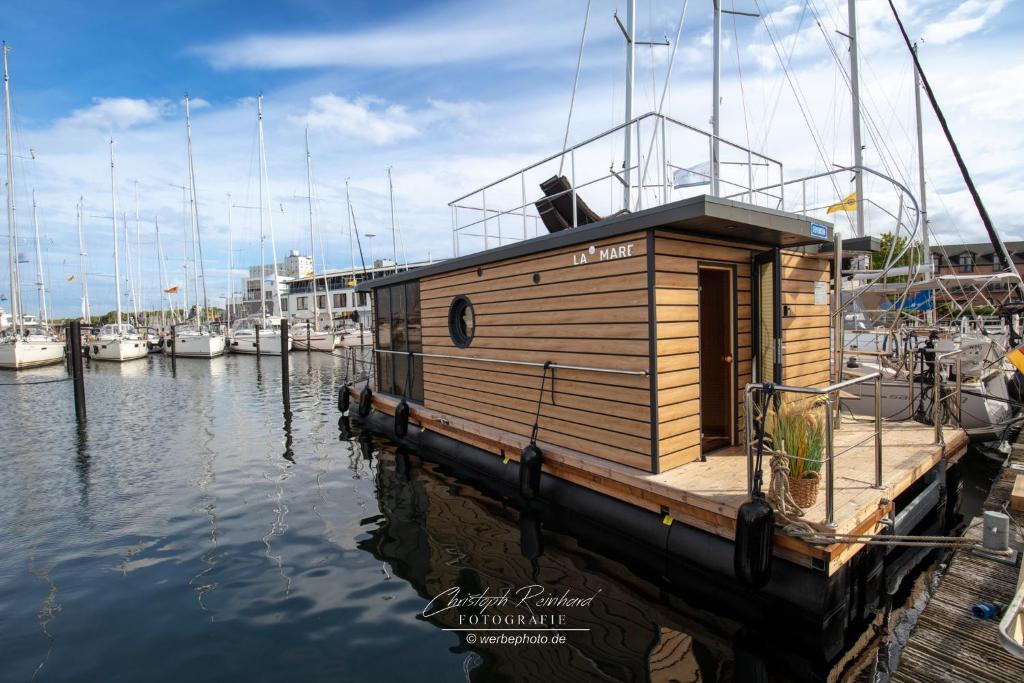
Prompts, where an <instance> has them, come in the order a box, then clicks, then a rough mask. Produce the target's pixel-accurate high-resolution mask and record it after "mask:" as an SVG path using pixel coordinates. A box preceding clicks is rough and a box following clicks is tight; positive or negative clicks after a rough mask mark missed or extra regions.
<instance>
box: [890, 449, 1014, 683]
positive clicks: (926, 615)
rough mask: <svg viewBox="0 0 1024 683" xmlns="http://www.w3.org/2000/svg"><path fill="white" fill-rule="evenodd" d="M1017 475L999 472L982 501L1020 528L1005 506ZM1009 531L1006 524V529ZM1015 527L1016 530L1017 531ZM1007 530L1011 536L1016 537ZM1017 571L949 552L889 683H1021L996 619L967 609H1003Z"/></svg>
mask: <svg viewBox="0 0 1024 683" xmlns="http://www.w3.org/2000/svg"><path fill="white" fill-rule="evenodd" d="M1010 462H1011V463H1014V462H1016V463H1024V442H1022V439H1019V438H1018V440H1017V443H1016V444H1014V446H1013V451H1012V454H1011V456H1010ZM1018 474H1021V471H1020V470H1017V469H1014V468H1011V467H1005V468H1003V470H1002V471H1001V472H1000V473H999V476H998V477H996V480H995V482H993V485H992V489H991V491H990V492H989V495H988V497H987V498H986V499H985V504H984V509H985V510H986V511H995V512H1006V514H1008V515H1010V516H1011V517H1012V518H1013V519H1014V520H1015V521H1016V522H1017V524H1018V525H1024V512H1013V511H1012V510H1010V509H1009V505H1008V504H1007V503H1008V501H1009V500H1010V492H1011V490H1012V489H1013V484H1014V481H1015V479H1016V477H1017V475H1018ZM1011 526H1012V525H1011ZM1018 528H1019V527H1018ZM1016 533H1017V532H1016V531H1015V530H1013V529H1011V537H1013V536H1015V535H1016ZM966 536H967V537H969V538H977V539H980V538H981V529H980V528H979V527H978V526H977V525H974V526H972V527H971V528H969V530H968V532H967V534H966ZM1019 572H1020V567H1019V566H1014V567H1011V566H1010V565H1008V564H1004V563H1002V562H996V561H994V560H991V559H988V558H986V557H981V556H978V555H976V554H975V553H973V552H972V551H970V550H958V551H956V552H955V553H953V557H952V559H951V560H950V562H949V566H948V567H947V569H946V571H945V573H944V574H943V575H942V580H941V583H940V584H939V586H938V588H936V589H935V591H934V592H933V593H932V596H931V598H930V599H929V600H928V604H927V605H926V606H925V609H924V611H923V612H922V613H921V615H920V617H918V620H917V624H916V625H915V626H914V630H913V632H912V633H911V634H910V640H908V641H907V644H906V646H905V647H904V648H903V652H902V655H901V657H900V663H899V666H898V667H897V669H896V671H895V672H894V673H893V675H892V677H891V678H890V680H891V681H893V682H894V683H900V682H905V683H921V682H922V681H943V682H944V683H958V682H960V681H963V682H964V683H968V682H971V683H982V682H984V681H993V682H995V681H1024V659H1018V658H1016V657H1014V656H1013V655H1011V654H1010V653H1009V652H1007V651H1006V650H1005V649H1003V647H1002V645H1001V644H1000V642H999V620H998V619H976V618H975V617H974V616H972V614H971V607H972V606H974V605H975V604H977V603H980V602H992V603H1002V604H1007V603H1009V602H1010V600H1011V599H1012V598H1013V595H1014V592H1015V591H1016V590H1017V580H1018V576H1019Z"/></svg>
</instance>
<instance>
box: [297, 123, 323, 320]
mask: <svg viewBox="0 0 1024 683" xmlns="http://www.w3.org/2000/svg"><path fill="white" fill-rule="evenodd" d="M304 135H305V140H306V203H307V205H308V206H309V257H310V260H312V262H313V329H314V330H319V329H320V315H319V313H318V311H317V305H316V237H315V236H314V234H313V170H312V167H311V161H310V158H309V126H306V129H305V131H304ZM300 277H301V274H300Z"/></svg>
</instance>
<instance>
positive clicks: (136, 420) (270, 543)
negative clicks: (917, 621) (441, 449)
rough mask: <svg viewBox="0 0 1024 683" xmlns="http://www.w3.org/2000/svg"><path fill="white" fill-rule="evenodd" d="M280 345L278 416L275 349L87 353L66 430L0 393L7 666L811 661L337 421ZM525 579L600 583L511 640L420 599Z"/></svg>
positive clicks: (195, 672) (704, 665) (92, 675)
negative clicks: (78, 404) (543, 637)
mask: <svg viewBox="0 0 1024 683" xmlns="http://www.w3.org/2000/svg"><path fill="white" fill-rule="evenodd" d="M291 362H292V372H291V390H292V412H291V414H290V415H288V414H285V413H284V412H283V411H282V400H281V374H280V372H281V367H280V363H270V362H267V363H262V364H261V362H260V359H259V358H256V357H249V356H227V357H224V358H220V359H215V361H213V362H209V361H199V360H196V359H188V362H186V361H185V359H180V360H179V361H178V363H177V364H176V365H177V367H176V368H175V369H174V370H173V372H172V368H171V363H170V359H169V358H165V357H153V358H150V359H147V360H142V361H138V362H137V363H136V365H137V366H138V368H139V371H140V372H141V373H142V374H141V375H140V374H134V373H135V372H136V371H134V370H133V371H132V372H130V373H129V374H127V375H125V374H124V373H123V372H122V371H121V370H119V369H118V364H102V363H92V364H90V366H89V368H88V369H87V372H86V374H87V383H86V391H87V396H88V399H89V423H88V425H87V426H86V427H82V428H78V427H76V425H75V421H74V412H73V406H72V404H71V395H70V389H69V388H68V387H64V386H63V385H61V384H55V385H45V386H44V387H40V388H32V390H33V391H36V390H39V391H40V393H33V394H31V395H30V394H27V393H26V392H27V391H28V389H25V388H21V389H17V391H18V392H19V393H14V394H0V410H2V411H3V415H2V417H3V419H2V420H0V443H4V444H10V446H11V447H10V450H9V451H7V455H6V457H7V463H6V464H7V466H6V467H4V468H0V528H2V529H4V530H5V533H4V534H3V535H0V606H3V610H2V611H0V625H2V627H0V651H2V652H3V653H4V664H5V672H4V677H5V678H8V677H9V678H10V679H12V680H26V679H30V678H32V676H33V675H35V672H36V671H37V669H38V667H39V666H40V663H41V662H43V663H45V666H44V667H43V668H42V670H41V671H42V673H40V674H39V676H40V678H47V679H51V680H82V679H95V680H109V679H122V680H137V679H140V678H143V677H145V678H147V679H157V680H159V679H171V678H172V677H173V678H174V679H175V680H179V679H181V678H187V679H189V680H223V679H226V678H232V679H260V680H263V679H281V680H284V679H292V680H294V679H325V680H326V679H330V680H360V681H363V680H365V681H370V680H388V681H391V680H415V681H422V680H424V679H426V680H466V679H467V678H468V679H469V680H473V681H503V680H508V681H511V680H523V679H524V678H537V679H540V680H570V681H572V680H594V679H598V680H625V681H632V680H644V681H647V680H653V681H662V680H684V681H689V680H713V681H727V680H733V679H735V680H751V679H752V678H751V677H753V679H756V678H757V677H758V676H763V675H765V672H770V674H771V676H772V677H773V678H781V679H787V678H792V679H799V680H816V679H822V678H824V677H826V676H828V675H829V673H830V670H829V669H828V668H827V667H821V666H817V665H813V664H810V663H807V662H806V661H804V660H805V657H804V655H805V654H806V653H804V652H801V651H800V648H799V647H797V648H793V649H792V650H778V651H777V652H775V653H774V654H773V653H772V652H771V651H769V652H765V649H766V648H765V647H763V646H762V644H761V643H762V642H763V640H764V637H763V633H761V632H758V631H755V630H752V629H751V628H750V627H748V626H745V625H744V624H742V623H739V622H738V621H736V620H734V619H732V618H730V617H727V616H723V615H722V614H721V613H719V611H718V610H716V608H715V596H714V594H713V593H709V592H708V591H707V589H706V586H705V584H704V583H703V582H702V580H701V578H700V577H696V578H694V579H693V581H692V582H691V586H692V590H690V591H689V592H687V591H685V590H684V591H680V590H679V589H678V586H677V585H673V584H670V583H669V582H668V581H665V580H663V578H662V577H663V576H664V575H665V574H667V573H668V572H669V571H670V570H671V569H673V568H672V567H668V566H657V567H653V568H652V567H647V568H642V567H639V568H638V567H637V566H635V565H634V564H633V563H631V562H630V560H629V558H630V557H631V556H632V555H633V548H632V546H630V545H629V544H628V543H624V542H622V541H621V540H620V539H616V538H613V537H612V536H610V535H609V534H608V533H607V530H605V529H600V528H599V529H596V530H595V533H594V534H591V535H589V536H586V535H581V534H577V533H576V531H575V530H574V531H572V533H568V532H567V527H566V525H565V524H563V523H562V521H561V520H560V519H558V518H553V517H552V516H551V515H550V514H549V512H547V511H544V510H527V511H525V512H521V511H520V510H519V509H518V508H516V507H514V506H512V505H510V504H509V503H508V502H507V501H505V500H503V499H501V498H499V497H493V496H491V495H487V494H485V493H483V492H481V490H479V489H477V488H476V487H475V486H474V485H471V484H470V483H468V481H467V480H466V479H463V478H456V477H455V476H453V474H452V473H451V472H449V471H447V470H446V469H444V468H442V467H440V466H438V465H435V464H430V463H425V462H424V461H423V460H422V459H421V458H420V456H419V454H417V453H415V452H411V451H408V450H404V449H401V448H396V447H395V446H394V445H392V444H390V443H388V442H386V441H383V440H381V439H379V438H376V437H374V436H372V435H370V434H369V433H368V432H364V431H362V430H360V429H359V427H358V425H353V424H351V423H350V421H349V420H348V419H347V418H345V417H339V416H338V415H337V412H336V397H337V391H338V389H339V388H340V386H341V384H342V383H343V382H344V381H345V374H344V371H345V370H346V369H348V368H350V367H351V362H350V361H349V360H347V359H344V358H335V357H331V356H324V355H320V354H292V357H291ZM29 375H31V373H29ZM29 375H26V376H29ZM65 389H67V391H64V390H65ZM4 390H5V389H0V391H4ZM29 398H31V399H32V400H29ZM335 429H337V432H334V430H335ZM335 433H336V434H337V438H335ZM41 444H43V445H44V446H45V447H40V445H41ZM76 500H77V505H75V504H71V505H69V504H68V501H76ZM591 536H596V537H598V538H601V537H604V538H605V539H606V544H605V545H607V546H608V547H601V546H600V545H599V544H597V543H595V542H592V541H590V540H586V539H587V538H589V537H591ZM535 585H536V586H540V587H542V588H543V589H544V590H546V591H547V592H548V593H549V594H551V595H562V594H563V593H564V592H566V591H569V592H570V593H572V594H574V595H587V596H594V599H593V601H592V604H590V605H589V606H588V607H587V608H585V609H576V608H562V609H558V610H555V611H556V612H559V613H561V614H564V616H565V618H566V619H567V624H566V626H568V627H571V628H579V629H588V630H584V631H568V630H566V631H564V635H565V636H566V642H565V644H561V645H557V646H556V645H521V646H511V645H507V644H495V643H482V642H479V641H476V642H470V638H469V637H470V635H471V634H470V633H469V632H466V631H450V630H444V629H452V628H459V627H460V626H461V624H460V619H461V620H463V621H465V620H466V619H468V618H471V617H473V616H474V614H477V611H475V610H474V609H472V608H471V607H470V606H468V605H459V606H456V607H453V608H452V609H448V610H444V611H441V612H438V613H436V614H433V613H432V614H431V615H430V616H424V611H425V610H426V609H427V606H428V604H429V603H430V601H432V600H434V599H435V598H437V597H438V596H439V595H442V594H444V592H445V591H447V590H451V589H458V590H459V591H460V593H461V594H462V595H465V594H467V593H480V592H483V591H485V590H489V591H491V593H492V594H493V593H494V592H495V591H501V590H505V589H513V590H514V589H519V588H522V587H529V586H535ZM57 586H60V590H59V591H58V590H57V588H56V587H57ZM534 611H536V612H541V611H544V610H539V609H537V608H534ZM495 613H496V614H502V615H505V614H512V613H513V611H511V610H509V609H507V608H495ZM51 634H52V635H51ZM472 635H474V636H479V635H480V634H479V633H477V634H472ZM793 661H796V662H797V663H796V664H794V663H793ZM833 673H834V672H833Z"/></svg>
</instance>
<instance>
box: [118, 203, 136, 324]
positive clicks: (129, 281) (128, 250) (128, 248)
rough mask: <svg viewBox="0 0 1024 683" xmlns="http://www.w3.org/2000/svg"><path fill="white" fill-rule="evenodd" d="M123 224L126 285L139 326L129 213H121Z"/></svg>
mask: <svg viewBox="0 0 1024 683" xmlns="http://www.w3.org/2000/svg"><path fill="white" fill-rule="evenodd" d="M121 223H122V224H123V225H124V268H125V278H124V281H125V285H127V287H128V296H129V297H131V300H132V312H133V313H134V314H135V325H136V326H138V325H139V300H138V298H137V297H136V292H135V280H134V278H132V243H131V241H129V239H128V213H127V212H121Z"/></svg>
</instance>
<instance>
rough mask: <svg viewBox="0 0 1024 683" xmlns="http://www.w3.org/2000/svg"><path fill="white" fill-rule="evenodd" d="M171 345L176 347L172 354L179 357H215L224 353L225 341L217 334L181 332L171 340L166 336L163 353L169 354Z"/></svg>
mask: <svg viewBox="0 0 1024 683" xmlns="http://www.w3.org/2000/svg"><path fill="white" fill-rule="evenodd" d="M261 341H262V340H261ZM172 345H173V346H174V347H175V349H176V353H175V354H174V355H176V356H177V357H179V358H216V357H217V356H221V355H223V354H224V349H225V347H226V345H227V342H226V341H225V339H224V337H223V336H221V335H219V334H182V335H178V336H176V337H175V339H174V340H173V341H172V340H171V339H170V338H167V341H166V343H165V344H164V353H165V354H167V355H171V346H172Z"/></svg>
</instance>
